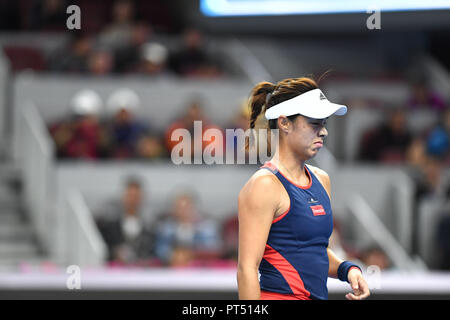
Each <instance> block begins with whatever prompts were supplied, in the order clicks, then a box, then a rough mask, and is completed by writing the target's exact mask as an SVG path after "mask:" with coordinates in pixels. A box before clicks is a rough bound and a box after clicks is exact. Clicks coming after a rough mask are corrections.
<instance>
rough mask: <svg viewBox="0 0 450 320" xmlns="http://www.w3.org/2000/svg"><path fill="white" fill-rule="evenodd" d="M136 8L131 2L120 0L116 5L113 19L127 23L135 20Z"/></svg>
mask: <svg viewBox="0 0 450 320" xmlns="http://www.w3.org/2000/svg"><path fill="white" fill-rule="evenodd" d="M133 14H134V8H133V4H132V3H131V1H127V0H119V1H117V2H116V3H115V4H114V9H113V18H114V21H115V22H118V23H126V22H130V21H131V20H132V18H133Z"/></svg>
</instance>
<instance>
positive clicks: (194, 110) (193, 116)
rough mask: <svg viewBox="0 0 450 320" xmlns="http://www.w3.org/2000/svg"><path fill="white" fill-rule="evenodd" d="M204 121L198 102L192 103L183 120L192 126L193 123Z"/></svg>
mask: <svg viewBox="0 0 450 320" xmlns="http://www.w3.org/2000/svg"><path fill="white" fill-rule="evenodd" d="M203 119H204V114H203V108H202V107H201V105H200V104H199V103H198V102H194V103H192V104H191V105H190V106H189V108H188V109H187V112H186V117H185V120H186V122H187V124H190V125H192V124H193V122H194V121H202V120H203Z"/></svg>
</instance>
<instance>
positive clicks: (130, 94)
mask: <svg viewBox="0 0 450 320" xmlns="http://www.w3.org/2000/svg"><path fill="white" fill-rule="evenodd" d="M140 105H141V99H140V98H139V96H138V95H137V93H136V92H134V91H133V90H131V89H128V88H121V89H118V90H116V91H114V92H113V93H112V94H111V95H110V96H109V98H108V101H107V102H106V106H107V108H108V111H109V112H111V113H113V114H114V113H116V112H118V111H119V110H122V109H125V110H129V111H136V110H137V109H138V108H139V107H140Z"/></svg>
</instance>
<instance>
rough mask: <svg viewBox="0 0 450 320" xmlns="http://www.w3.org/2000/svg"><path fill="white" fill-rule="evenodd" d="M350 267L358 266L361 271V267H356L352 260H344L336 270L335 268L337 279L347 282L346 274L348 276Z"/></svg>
mask: <svg viewBox="0 0 450 320" xmlns="http://www.w3.org/2000/svg"><path fill="white" fill-rule="evenodd" d="M351 268H358V269H359V270H360V271H361V268H360V267H358V266H357V265H356V264H354V263H353V262H350V261H344V262H342V263H341V264H340V265H339V267H338V270H337V276H338V279H339V280H341V281H345V282H348V277H347V276H348V272H349V271H350V269H351Z"/></svg>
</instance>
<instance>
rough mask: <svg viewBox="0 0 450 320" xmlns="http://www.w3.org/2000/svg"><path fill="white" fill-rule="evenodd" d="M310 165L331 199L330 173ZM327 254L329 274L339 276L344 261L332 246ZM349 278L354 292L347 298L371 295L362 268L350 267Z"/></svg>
mask: <svg viewBox="0 0 450 320" xmlns="http://www.w3.org/2000/svg"><path fill="white" fill-rule="evenodd" d="M309 167H310V168H311V170H312V171H313V172H314V174H315V175H316V177H317V178H318V179H319V181H320V182H321V183H322V185H323V187H324V189H325V191H326V192H327V193H328V197H329V198H330V200H331V182H330V177H329V175H328V174H327V173H326V172H325V171H324V170H322V169H319V168H317V167H313V166H309ZM327 254H328V261H329V267H328V276H329V277H332V278H337V277H338V269H339V265H340V264H341V263H342V262H344V261H343V260H342V259H340V258H339V257H338V256H337V255H336V254H335V253H334V252H333V250H331V249H330V248H327ZM347 279H348V282H349V283H350V286H351V287H352V289H353V293H347V294H346V295H345V297H346V298H347V299H349V300H362V299H365V298H367V297H368V296H369V295H370V291H369V286H368V285H367V282H366V280H365V279H364V277H363V275H362V272H361V270H360V269H358V268H350V269H349V271H348V273H347Z"/></svg>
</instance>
